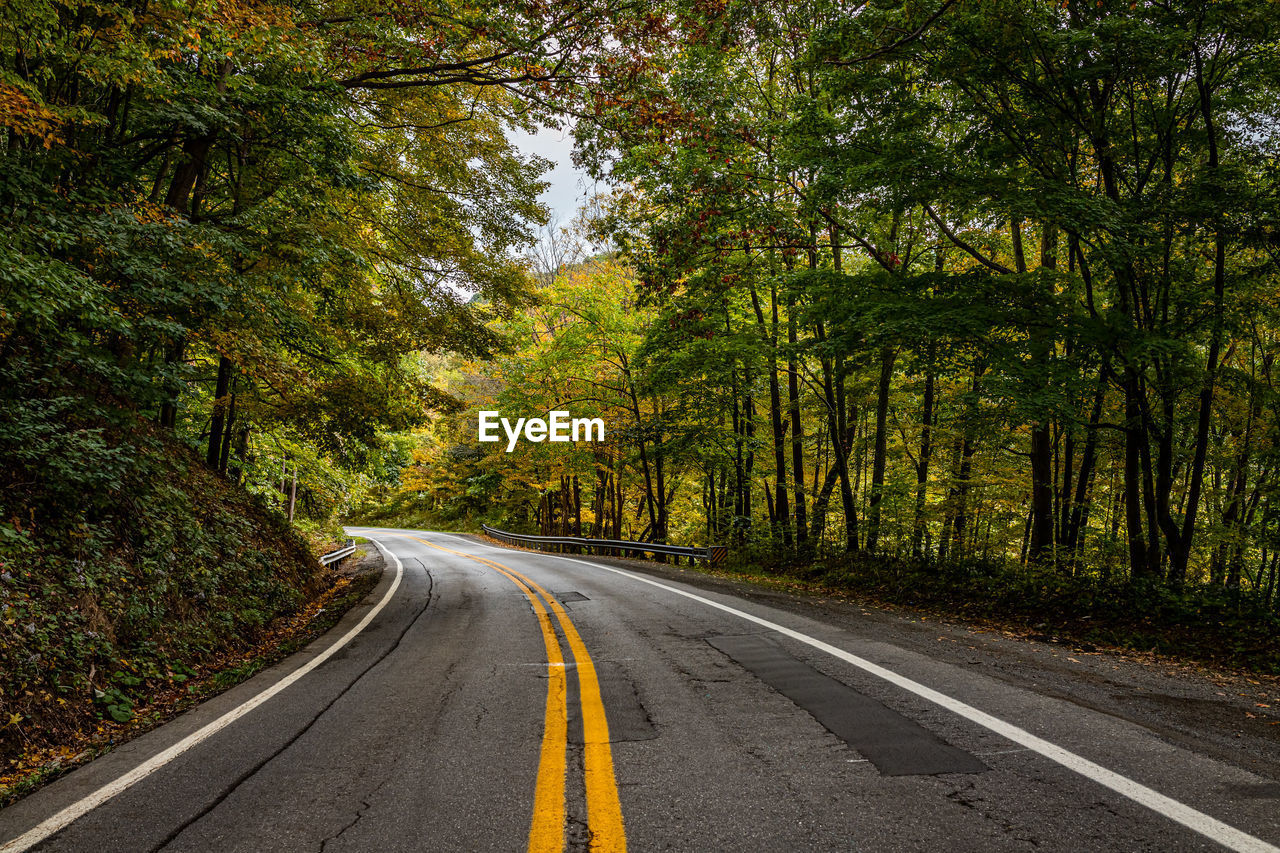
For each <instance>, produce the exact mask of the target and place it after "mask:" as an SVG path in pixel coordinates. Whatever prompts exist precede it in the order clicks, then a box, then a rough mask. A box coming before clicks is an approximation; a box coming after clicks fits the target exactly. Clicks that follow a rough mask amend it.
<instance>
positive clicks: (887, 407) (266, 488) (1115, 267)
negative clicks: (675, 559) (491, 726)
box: [0, 0, 1280, 745]
mask: <svg viewBox="0 0 1280 853" xmlns="http://www.w3.org/2000/svg"><path fill="white" fill-rule="evenodd" d="M1278 39H1280V7H1278V6H1277V5H1276V4H1275V3H1274V2H1271V0H1222V2H1211V3H1203V2H1191V0H1160V1H1159V2H1157V1H1156V0H1147V2H1130V1H1129V0H1123V2H1121V0H1096V2H1078V0H1052V2H1049V0H985V2H978V0H924V2H915V0H912V2H894V0H871V2H866V3H843V2H835V1H834V0H797V2H791V1H790V0H776V1H775V2H766V3H757V2H740V0H669V2H668V0H662V2H657V3H653V2H650V3H644V4H640V3H634V2H631V0H572V2H567V3H555V4H551V3H546V2H543V0H479V2H465V3H444V4H441V3H432V2H424V0H396V2H390V3H385V2H384V3H371V2H368V0H307V2H299V0H283V1H282V2H266V0H116V2H93V3H90V2H85V0H18V2H12V0H11V2H8V3H5V4H4V5H3V6H2V7H0V123H2V124H3V128H4V131H5V142H4V146H3V153H0V217H3V230H4V233H5V238H4V240H3V241H0V671H2V672H3V674H4V676H5V677H4V679H3V682H4V684H3V685H2V686H0V690H2V691H3V692H0V711H4V712H5V713H4V714H3V715H0V738H8V737H11V736H13V732H14V731H15V730H20V729H21V726H22V721H23V719H24V717H25V715H29V714H31V713H33V710H32V709H33V708H42V707H43V708H48V707H53V706H54V705H55V704H56V701H60V699H59V696H60V695H62V694H63V693H66V692H68V691H70V692H73V693H77V695H79V694H84V695H91V696H93V697H95V698H94V701H95V702H96V703H97V705H98V706H99V707H98V711H99V713H101V712H102V709H103V708H116V709H117V710H119V709H120V708H121V707H122V706H121V700H120V696H121V695H123V694H122V691H124V688H125V687H127V686H129V685H130V684H136V683H137V681H138V680H140V679H141V680H146V679H156V678H166V677H168V678H172V677H173V675H174V671H173V670H172V668H171V667H170V663H171V662H172V661H175V660H189V659H191V656H192V655H194V656H196V657H199V656H201V655H208V654H211V653H213V652H214V651H217V650H219V649H223V648H226V647H234V646H235V645H236V644H237V643H240V642H242V641H243V638H244V637H246V636H249V635H251V634H252V633H253V632H254V631H257V630H260V629H261V628H262V626H264V625H266V624H268V623H269V622H270V621H271V620H272V619H273V618H275V617H276V616H278V615H279V614H281V613H288V612H292V610H294V609H296V608H297V607H298V606H299V602H301V601H304V600H306V599H307V598H308V596H310V595H312V593H313V592H314V588H315V584H316V583H317V580H316V574H315V572H316V567H315V565H314V561H311V562H310V563H307V562H306V560H303V559H302V558H300V557H299V556H298V555H299V554H301V553H302V550H305V548H306V547H307V546H308V544H310V546H311V548H312V550H315V549H316V548H319V547H322V546H323V543H324V542H326V541H330V540H331V539H332V538H333V537H334V536H335V535H336V530H337V525H338V523H339V522H341V521H343V520H373V521H382V522H385V523H391V522H393V521H394V522H398V523H405V524H408V523H413V524H419V525H423V526H425V525H428V524H429V525H433V526H446V527H453V528H455V529H474V528H475V527H476V525H478V524H479V523H480V522H482V521H484V522H488V523H490V524H494V525H497V526H500V527H504V528H505V529H509V530H513V531H523V532H542V533H556V534H563V535H584V536H585V535H594V536H607V537H622V538H631V539H642V540H646V541H654V542H672V543H679V544H700V545H701V544H723V545H729V546H731V549H732V553H733V554H734V555H735V556H734V559H735V560H738V561H740V562H743V563H751V564H753V565H761V566H764V567H766V569H767V570H769V571H794V570H796V569H797V567H799V568H800V569H803V567H806V566H814V565H835V564H840V565H846V566H887V565H893V566H907V565H909V566H912V567H915V570H919V571H921V572H923V573H924V574H928V573H930V572H932V573H941V572H953V573H954V572H957V571H958V572H959V573H960V576H961V577H962V578H964V579H967V580H966V581H965V582H966V583H969V584H970V585H971V586H973V587H974V588H976V589H979V590H981V589H982V588H983V587H982V583H983V581H982V578H984V577H990V576H992V575H993V573H995V574H999V573H1000V572H1015V573H1021V575H1022V576H1030V577H1034V578H1069V579H1078V580H1082V581H1087V582H1088V583H1090V584H1094V585H1095V586H1098V587H1099V588H1106V589H1122V588H1123V589H1130V588H1142V589H1148V590H1150V589H1155V590H1163V591H1168V592H1170V593H1175V594H1181V593H1183V592H1187V591H1195V592H1197V594H1201V593H1203V594H1206V595H1211V596H1218V598H1215V599H1213V600H1219V599H1221V600H1222V601H1226V602H1229V603H1230V605H1231V607H1233V608H1235V612H1237V613H1239V612H1243V611H1241V608H1245V609H1246V610H1247V612H1248V613H1249V614H1253V615H1251V616H1250V619H1252V620H1254V624H1256V625H1258V626H1262V628H1263V629H1264V633H1265V634H1266V636H1267V637H1269V638H1270V639H1268V640H1267V642H1273V641H1274V631H1273V628H1274V626H1275V624H1276V622H1275V619H1276V612H1277V608H1278V607H1280V592H1278V591H1277V585H1278V583H1280V444H1278V442H1277V439H1278V438H1280V389H1278V388H1277V385H1276V383H1277V381H1280V376H1278V375H1277V370H1278V368H1276V366H1275V357H1276V355H1277V352H1280V349H1278V347H1277V336H1278V335H1280V289H1278V288H1277V283H1278V282H1280V279H1278V277H1277V276H1278V272H1280V270H1278V268H1277V263H1278V261H1280V231H1278V225H1280V185H1278V183H1277V180H1278V179H1280V172H1278V170H1277V166H1278V162H1277V154H1278V153H1280V51H1278V47H1280V41H1278ZM540 125H544V126H556V127H561V128H565V129H571V130H572V133H573V135H574V138H575V143H576V145H575V154H574V157H575V161H576V162H577V163H578V165H579V166H580V167H581V168H583V169H585V170H587V171H588V172H589V173H590V174H591V175H592V176H593V177H595V178H596V179H597V180H598V181H599V183H600V185H601V186H603V187H605V188H606V191H604V192H602V193H600V194H599V195H598V196H597V197H596V198H594V199H592V200H591V202H590V203H589V204H588V205H586V206H585V207H584V208H583V210H582V212H581V213H580V215H579V216H578V217H577V218H576V219H575V220H574V221H573V222H571V223H569V224H566V225H559V224H557V223H551V224H548V211H547V210H546V209H545V208H544V207H543V206H542V205H541V204H540V203H539V201H538V196H539V193H540V192H541V190H542V189H543V187H544V182H543V180H542V177H541V176H542V175H543V173H544V172H545V171H546V169H547V168H548V166H549V165H550V164H549V163H547V162H545V161H543V160H541V159H539V158H537V157H530V156H525V155H522V154H521V153H520V152H519V151H518V150H517V149H516V148H515V147H514V146H513V144H512V143H511V141H510V139H511V134H512V133H513V132H516V131H521V130H524V131H527V130H531V129H533V128H536V127H538V126H540ZM485 409H500V410H502V411H503V412H504V413H507V412H510V413H511V414H512V415H513V416H519V417H526V416H528V417H532V416H545V414H546V412H548V411H549V410H552V409H563V410H569V411H571V412H572V414H573V416H574V417H584V418H596V417H599V418H601V419H602V420H603V421H604V423H605V424H606V425H607V433H606V434H607V441H606V442H604V443H591V444H586V443H584V444H579V445H564V444H556V445H550V444H539V445H521V446H520V447H518V448H517V449H516V450H515V451H514V452H512V453H510V454H508V453H506V452H504V447H503V446H500V445H496V444H481V443H479V442H477V441H476V430H477V418H478V412H479V411H480V410H485ZM290 524H291V526H290ZM303 536H305V537H309V543H308V541H307V540H306V539H304V538H302V537H303ZM264 543H266V544H264ZM270 543H280V544H279V547H278V548H276V547H275V546H273V545H272V544H270ZM299 549H302V550H299ZM841 561H844V562H843V563H841ZM1268 620H1271V621H1268ZM1268 626H1270V627H1268ZM121 662H125V663H121ZM122 685H123V686H122ZM113 702H114V704H112V703H113ZM15 709H16V710H15ZM126 710H127V709H126ZM112 713H113V714H114V713H115V712H112ZM6 720H7V721H8V722H7V724H6ZM6 728H7V729H8V731H5V729H6ZM0 745H3V744H0Z"/></svg>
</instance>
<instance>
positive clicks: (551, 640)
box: [396, 534, 569, 853]
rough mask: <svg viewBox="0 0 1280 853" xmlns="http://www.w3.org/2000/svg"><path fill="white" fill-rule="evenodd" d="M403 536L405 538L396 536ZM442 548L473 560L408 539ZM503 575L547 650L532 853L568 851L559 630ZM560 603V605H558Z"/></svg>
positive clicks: (563, 688)
mask: <svg viewBox="0 0 1280 853" xmlns="http://www.w3.org/2000/svg"><path fill="white" fill-rule="evenodd" d="M396 535H403V534H396ZM406 538H408V539H413V540H416V541H418V542H421V543H422V544H424V545H430V546H431V547H432V548H438V549H439V550H441V551H448V552H449V553H450V554H457V555H458V556H461V557H470V556H471V555H470V554H464V553H463V552H461V551H454V550H452V549H449V548H442V547H441V546H439V545H436V544H433V543H431V542H428V541H426V540H425V539H419V538H418V537H417V536H408V537H406ZM493 568H495V569H497V570H498V572H499V573H500V574H502V575H505V576H506V577H507V578H508V579H510V580H511V581H512V582H513V583H514V584H515V585H516V586H518V587H520V591H521V592H523V593H524V594H525V597H526V598H528V599H529V603H530V604H532V605H533V612H534V613H536V614H537V616H538V627H539V628H541V629H542V642H543V644H544V645H545V646H546V648H547V676H548V679H547V708H546V715H545V722H544V723H543V729H542V754H541V757H540V758H539V760H538V781H537V785H536V787H535V788H534V795H533V822H532V823H531V824H530V826H529V848H528V849H529V853H547V851H561V850H564V822H565V821H564V780H565V771H566V768H565V750H566V748H567V747H568V743H569V709H568V694H569V689H568V680H567V678H566V676H565V666H564V657H563V655H562V654H561V653H560V641H559V640H558V639H557V638H556V631H555V628H553V627H552V625H551V617H550V616H548V615H547V609H546V608H545V607H543V606H542V602H541V601H540V600H539V599H538V596H537V595H535V594H534V593H533V590H531V589H529V587H528V585H526V584H525V582H524V580H522V579H521V578H519V577H517V576H516V575H514V574H513V573H512V572H510V571H507V570H505V569H503V568H500V567H498V566H497V564H494V566H493ZM544 594H545V593H544ZM558 603H559V602H557V604H558Z"/></svg>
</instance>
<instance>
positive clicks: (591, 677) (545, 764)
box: [408, 536, 627, 853]
mask: <svg viewBox="0 0 1280 853" xmlns="http://www.w3.org/2000/svg"><path fill="white" fill-rule="evenodd" d="M408 538H409V539H413V540H415V541H417V542H421V543H422V544H423V545H428V546H430V547H432V548H435V549H436V550H438V551H444V552H446V553H449V554H454V555H457V556H459V557H466V558H467V559H469V560H474V561H476V562H477V563H482V564H483V565H486V566H488V567H489V568H491V569H493V570H494V571H496V572H498V573H499V574H502V575H505V576H506V577H507V578H509V579H510V580H511V581H512V582H513V583H514V584H515V585H516V586H518V587H519V588H520V591H521V592H523V593H524V594H525V596H526V597H527V598H528V599H529V603H530V604H531V605H532V606H533V612H534V613H535V614H537V617H538V626H539V627H540V628H541V629H542V641H543V644H544V645H545V646H546V649H547V672H548V679H547V706H546V722H545V723H544V726H543V732H542V756H541V758H540V760H539V763H538V783H537V787H536V788H535V791H534V798H533V823H532V824H531V825H530V827H529V853H544V851H561V850H564V847H565V792H564V789H565V775H566V759H565V754H566V752H567V750H568V743H569V710H568V677H567V674H566V672H565V661H564V655H563V654H562V652H561V649H560V640H559V638H558V637H557V636H556V631H555V627H554V626H553V625H552V623H551V617H550V616H549V615H548V612H547V610H548V608H550V611H551V613H553V614H554V615H555V619H556V622H557V623H558V624H559V625H560V630H561V632H563V634H564V637H565V640H567V641H568V643H569V650H570V652H571V653H572V654H573V662H574V664H575V666H576V668H577V672H578V698H579V704H580V705H581V707H582V740H583V783H584V787H585V788H586V797H587V828H588V830H589V832H590V840H589V841H588V845H589V849H591V850H598V851H608V853H623V851H625V850H626V849H627V835H626V831H625V829H624V828H623V825H622V804H621V802H620V801H619V799H618V783H617V780H616V779H615V778H614V775H613V751H612V749H611V748H610V746H609V722H608V720H607V719H606V717H605V713H604V701H603V700H602V699H601V697H600V681H599V679H598V678H597V677H596V668H595V664H593V663H592V661H591V655H590V653H588V652H587V647H586V644H584V643H583V642H582V637H581V636H579V634H578V630H577V628H575V627H574V625H573V622H572V620H570V619H569V614H568V613H567V612H566V611H565V609H564V606H563V605H561V604H560V602H559V600H558V599H556V598H555V597H554V596H553V595H551V594H550V593H549V592H547V591H546V590H545V589H543V588H542V587H540V586H538V584H536V583H534V582H533V581H532V580H530V579H529V578H527V577H525V576H524V575H522V574H520V573H519V572H517V571H516V570H515V569H513V568H511V567H510V566H504V565H502V564H501V563H495V562H494V561H493V560H486V559H485V558H484V557H477V556H476V555H474V554H467V553H464V552H462V551H454V550H453V549H451V548H445V547H443V546H441V545H437V544H435V543H434V542H428V541H427V540H425V539H419V538H418V537H417V536H410V537H408ZM544 602H545V604H544Z"/></svg>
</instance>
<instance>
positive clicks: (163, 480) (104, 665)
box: [0, 0, 607, 776]
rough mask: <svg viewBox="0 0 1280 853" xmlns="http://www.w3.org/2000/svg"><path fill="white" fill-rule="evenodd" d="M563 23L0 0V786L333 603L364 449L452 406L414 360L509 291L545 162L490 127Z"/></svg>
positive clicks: (286, 6) (375, 467) (498, 127)
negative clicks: (328, 567) (320, 558)
mask: <svg viewBox="0 0 1280 853" xmlns="http://www.w3.org/2000/svg"><path fill="white" fill-rule="evenodd" d="M587 16H591V17H593V18H598V17H599V15H598V10H594V11H593V10H588V9H587V8H585V7H576V8H575V9H572V10H568V11H567V14H566V10H557V9H551V8H542V7H540V6H538V5H537V4H523V3H498V4H481V5H477V6H473V7H466V8H458V9H456V10H453V11H452V12H450V14H448V15H436V14H434V13H433V11H432V9H430V8H427V7H425V6H424V7H416V6H415V4H413V3H409V4H401V5H400V6H398V7H397V9H396V12H395V13H394V14H386V13H385V10H384V9H383V8H382V7H381V6H376V7H368V8H366V7H365V5H363V4H361V3H358V2H357V3H345V2H338V3H321V4H292V3H287V2H281V3H277V2H260V0H216V1H215V0H195V2H187V0H119V1H118V2H101V3H100V2H84V1H83V0H24V2H17V3H6V4H3V5H2V6H0V129H3V139H2V141H0V232H3V234H4V239H3V240H0V776H6V775H7V774H8V773H9V772H10V771H12V770H14V768H15V766H17V764H19V763H21V762H22V761H24V760H25V758H24V756H26V757H30V756H32V755H37V756H38V753H40V750H42V749H44V748H51V749H52V748H55V747H58V746H59V745H62V746H64V747H65V746H66V745H67V744H74V743H78V742H81V741H82V739H83V738H84V737H87V736H91V735H93V733H95V732H97V731H98V730H99V729H100V728H101V727H106V730H107V731H108V732H112V731H116V729H114V728H112V727H120V726H125V727H127V726H130V725H134V722H133V721H134V720H137V719H138V717H139V714H140V713H141V709H144V708H149V707H151V705H152V704H153V703H154V702H155V701H156V698H157V696H159V695H162V694H164V693H165V691H169V690H179V691H181V690H182V689H183V685H189V684H191V683H192V679H193V678H194V677H195V675H197V674H202V675H203V677H211V676H210V672H211V670H213V669H219V671H224V672H225V673H226V677H228V678H230V677H233V676H235V675H236V673H240V674H242V675H243V674H244V671H242V670H241V669H238V668H237V667H236V666H231V668H230V669H227V668H226V667H224V666H223V664H224V663H226V662H228V661H230V662H232V663H234V662H236V661H238V660H239V659H240V658H242V657H243V656H245V655H250V656H253V655H256V654H257V652H258V651H260V650H261V649H262V647H263V643H265V642H267V641H268V640H270V638H272V637H274V636H277V635H278V633H279V631H280V630H281V626H284V625H289V624H293V620H296V619H297V618H298V617H299V616H300V614H305V613H308V612H314V610H315V609H316V608H317V607H318V603H319V602H320V601H322V600H326V599H325V596H331V595H334V594H335V589H336V586H335V584H336V583H337V582H338V581H337V580H336V579H335V578H334V577H332V576H331V575H330V574H329V573H326V572H323V571H322V570H321V569H320V567H319V565H318V563H317V562H316V558H315V555H316V554H318V553H320V552H322V551H324V550H327V549H328V547H329V546H330V545H331V544H333V543H334V541H335V540H336V539H337V538H338V537H339V535H340V534H339V529H340V524H339V519H340V516H341V514H342V513H343V512H344V511H345V509H346V508H347V506H348V505H349V503H350V502H351V501H352V500H354V499H355V498H356V497H358V496H359V495H360V494H362V493H363V492H364V491H365V490H366V489H368V488H370V487H371V486H375V485H377V484H378V483H380V482H387V481H394V480H395V478H396V472H397V469H398V467H399V465H400V464H401V462H402V461H403V458H404V456H403V452H402V448H400V447H399V446H398V445H397V444H396V442H395V441H394V440H390V439H388V438H386V434H387V433H390V432H394V431H402V430H406V429H409V428H411V427H413V426H415V425H417V424H420V423H422V422H423V421H424V420H425V419H426V418H427V417H428V416H429V414H430V413H431V412H432V411H434V410H438V409H447V408H449V407H450V406H452V405H453V404H454V403H453V401H451V400H450V399H449V398H447V397H445V396H443V395H442V394H440V393H439V392H438V391H437V390H436V389H434V388H433V387H432V386H431V385H430V383H429V381H428V380H427V378H426V377H424V375H423V373H422V371H421V370H420V369H419V361H420V360H421V359H423V358H427V357H429V356H430V354H431V353H438V352H442V351H446V350H447V351H449V352H455V353H459V354H463V355H466V356H468V357H472V358H483V357H485V356H487V355H489V354H490V353H492V352H494V351H495V350H497V349H498V348H500V345H501V342H500V341H499V340H498V339H497V338H496V337H495V335H494V334H493V333H492V331H491V330H490V329H489V328H488V326H487V320H488V319H489V318H490V316H492V315H494V314H498V313H502V312H510V311H512V310H513V309H514V308H515V307H517V306H519V305H521V304H522V302H523V300H524V298H525V296H524V289H525V283H526V277H525V274H524V272H523V269H522V267H521V266H520V264H519V263H518V262H516V260H514V255H515V252H513V247H514V248H519V247H522V246H523V245H525V244H526V243H527V242H528V240H529V238H530V235H531V232H532V229H533V228H534V227H535V225H536V223H537V222H540V221H541V220H542V218H543V216H544V211H543V210H542V208H541V207H540V206H539V205H538V204H537V202H536V198H537V194H538V192H539V191H540V189H541V188H542V184H541V183H540V182H539V181H538V175H539V174H540V172H541V171H542V170H543V168H544V167H545V164H543V163H541V162H540V161H536V160H534V159H531V158H526V157H523V156H521V155H519V154H518V153H517V152H515V151H514V150H513V149H512V148H511V146H510V145H509V143H508V142H507V139H506V137H505V133H506V131H507V130H509V129H512V128H527V127H532V126H533V122H534V120H535V118H536V117H537V116H538V115H546V114H547V113H546V110H545V109H543V108H541V107H537V110H536V111H535V107H536V105H537V104H541V103H544V102H545V101H546V99H547V98H548V97H552V96H553V95H554V90H555V88H556V86H558V85H559V84H558V83H557V82H556V80H557V77H556V74H555V73H553V72H552V71H551V70H550V69H551V68H552V67H555V68H559V69H563V68H565V67H566V66H565V62H568V61H569V60H573V61H574V62H577V58H578V57H579V56H580V55H581V54H583V53H584V51H585V50H587V48H588V46H589V45H588V44H587V43H586V42H585V41H584V36H585V35H586V34H587V32H586V30H584V29H583V26H582V20H583V18H584V17H587ZM606 17H607V16H606ZM416 20H421V21H423V22H424V25H425V26H428V27H429V28H430V29H431V34H430V36H429V37H422V36H421V34H420V33H416V32H413V31H411V29H410V28H409V27H408V24H409V23H410V22H413V21H416ZM596 35H598V34H596ZM574 67H577V66H576V65H575V66H574ZM526 95H536V97H535V98H532V99H530V98H527V97H526ZM476 294H483V297H484V298H483V299H482V300H479V301H473V297H474V296H475V295H476ZM220 662H222V663H220ZM227 665H228V666H230V664H227ZM220 667H221V669H220ZM202 683H203V682H202ZM147 713H148V714H149V713H150V712H147ZM68 748H69V747H68ZM27 769H30V768H27Z"/></svg>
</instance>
